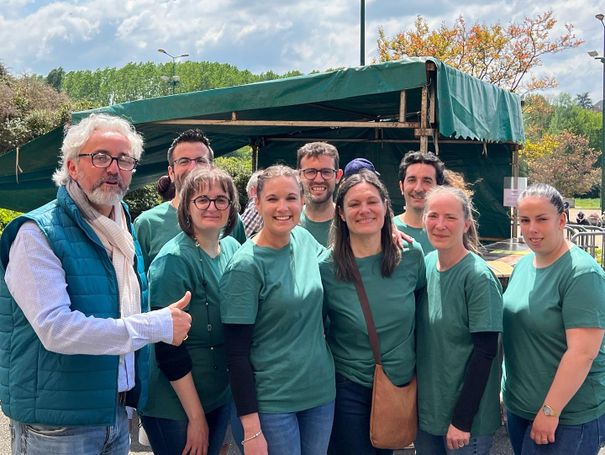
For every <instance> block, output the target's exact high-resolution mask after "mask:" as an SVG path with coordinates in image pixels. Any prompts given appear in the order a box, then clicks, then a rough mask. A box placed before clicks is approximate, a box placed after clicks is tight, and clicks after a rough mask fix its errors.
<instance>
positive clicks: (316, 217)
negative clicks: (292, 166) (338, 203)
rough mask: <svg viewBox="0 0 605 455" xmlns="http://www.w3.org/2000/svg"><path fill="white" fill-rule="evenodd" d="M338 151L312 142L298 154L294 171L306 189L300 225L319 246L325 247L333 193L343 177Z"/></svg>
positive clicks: (330, 146)
mask: <svg viewBox="0 0 605 455" xmlns="http://www.w3.org/2000/svg"><path fill="white" fill-rule="evenodd" d="M338 161H339V156H338V150H337V149H336V147H334V146H333V145H331V144H328V143H327V142H311V143H309V144H305V145H303V146H302V147H301V148H299V149H298V152H297V168H298V171H299V173H300V178H301V181H302V184H303V187H304V189H305V205H304V208H303V211H302V213H301V215H300V225H301V226H302V227H304V228H305V229H307V230H308V231H309V232H310V233H311V234H312V235H313V237H315V240H317V241H318V242H319V243H320V244H321V245H323V246H327V245H328V234H329V232H330V225H331V224H332V219H333V218H334V207H335V206H334V190H335V189H336V185H337V184H338V182H339V181H340V178H341V177H342V169H339V168H338Z"/></svg>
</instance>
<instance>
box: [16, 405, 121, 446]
mask: <svg viewBox="0 0 605 455" xmlns="http://www.w3.org/2000/svg"><path fill="white" fill-rule="evenodd" d="M10 429H11V447H12V454H13V455H51V454H52V455H74V454H78V455H128V451H129V449H130V437H129V433H128V415H127V413H126V408H125V407H124V406H117V407H116V422H115V424H114V425H112V426H102V425H91V426H78V427H57V426H48V425H26V424H23V423H20V422H17V421H15V420H11V422H10Z"/></svg>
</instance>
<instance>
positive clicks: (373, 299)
mask: <svg viewBox="0 0 605 455" xmlns="http://www.w3.org/2000/svg"><path fill="white" fill-rule="evenodd" d="M355 261H356V263H357V267H358V268H359V272H360V274H361V277H362V280H363V285H364V288H365V291H366V294H367V295H368V302H369V304H370V308H371V310H372V317H373V319H374V324H375V325H376V331H377V333H378V339H379V340H380V341H379V342H380V353H381V357H382V364H383V367H384V369H385V372H386V373H387V376H388V377H389V379H390V380H391V382H393V383H394V384H397V385H403V384H406V383H408V382H409V381H410V380H411V379H412V376H413V375H414V365H415V363H416V361H415V354H414V351H415V346H414V344H415V341H414V313H415V308H416V292H415V291H416V290H418V289H420V288H422V287H423V286H424V260H423V255H422V250H421V248H420V246H419V245H418V244H417V243H413V244H412V245H409V244H407V243H406V246H405V248H404V249H403V254H402V259H401V262H400V263H399V265H398V266H397V267H396V268H395V270H394V271H393V274H392V275H391V276H390V277H383V276H382V274H381V271H380V264H381V261H382V253H380V254H377V255H374V256H368V257H365V258H360V259H356V260H355ZM319 268H320V271H321V279H322V282H323V286H324V306H325V311H326V313H327V316H328V317H329V319H330V327H329V330H328V343H329V345H330V349H331V350H332V355H333V356H334V364H335V367H336V371H337V372H338V373H340V374H342V375H343V376H345V377H346V378H348V379H350V380H351V381H353V382H356V383H358V384H361V385H363V386H364V387H372V380H373V377H374V364H375V363H374V357H373V356H372V348H371V346H370V340H369V338H368V327H367V324H366V320H365V318H364V317H363V312H362V309H361V305H360V303H359V298H358V296H357V291H356V290H355V284H354V283H353V282H347V281H340V280H338V279H337V278H336V274H335V270H334V261H333V257H332V252H331V251H327V252H326V253H325V254H324V256H323V257H322V260H321V262H320V266H319Z"/></svg>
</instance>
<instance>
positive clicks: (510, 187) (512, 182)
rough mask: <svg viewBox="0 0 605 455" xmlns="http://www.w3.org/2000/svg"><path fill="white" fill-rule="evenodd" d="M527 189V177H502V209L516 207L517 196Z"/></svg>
mask: <svg viewBox="0 0 605 455" xmlns="http://www.w3.org/2000/svg"><path fill="white" fill-rule="evenodd" d="M525 188H527V177H517V178H515V177H504V207H516V206H517V199H518V198H519V195H520V194H521V193H522V192H523V191H525Z"/></svg>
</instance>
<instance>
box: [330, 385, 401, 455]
mask: <svg viewBox="0 0 605 455" xmlns="http://www.w3.org/2000/svg"><path fill="white" fill-rule="evenodd" d="M371 410H372V389H371V388H368V387H364V386H362V385H361V384H357V383H356V382H353V381H351V380H350V379H347V378H346V377H344V376H343V375H341V374H339V373H336V401H335V409H334V427H333V429H332V437H331V438H330V449H329V451H328V453H329V454H330V455H351V454H355V455H391V454H392V453H393V451H392V450H386V449H376V448H375V447H373V446H372V443H371V442H370V411H371Z"/></svg>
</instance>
